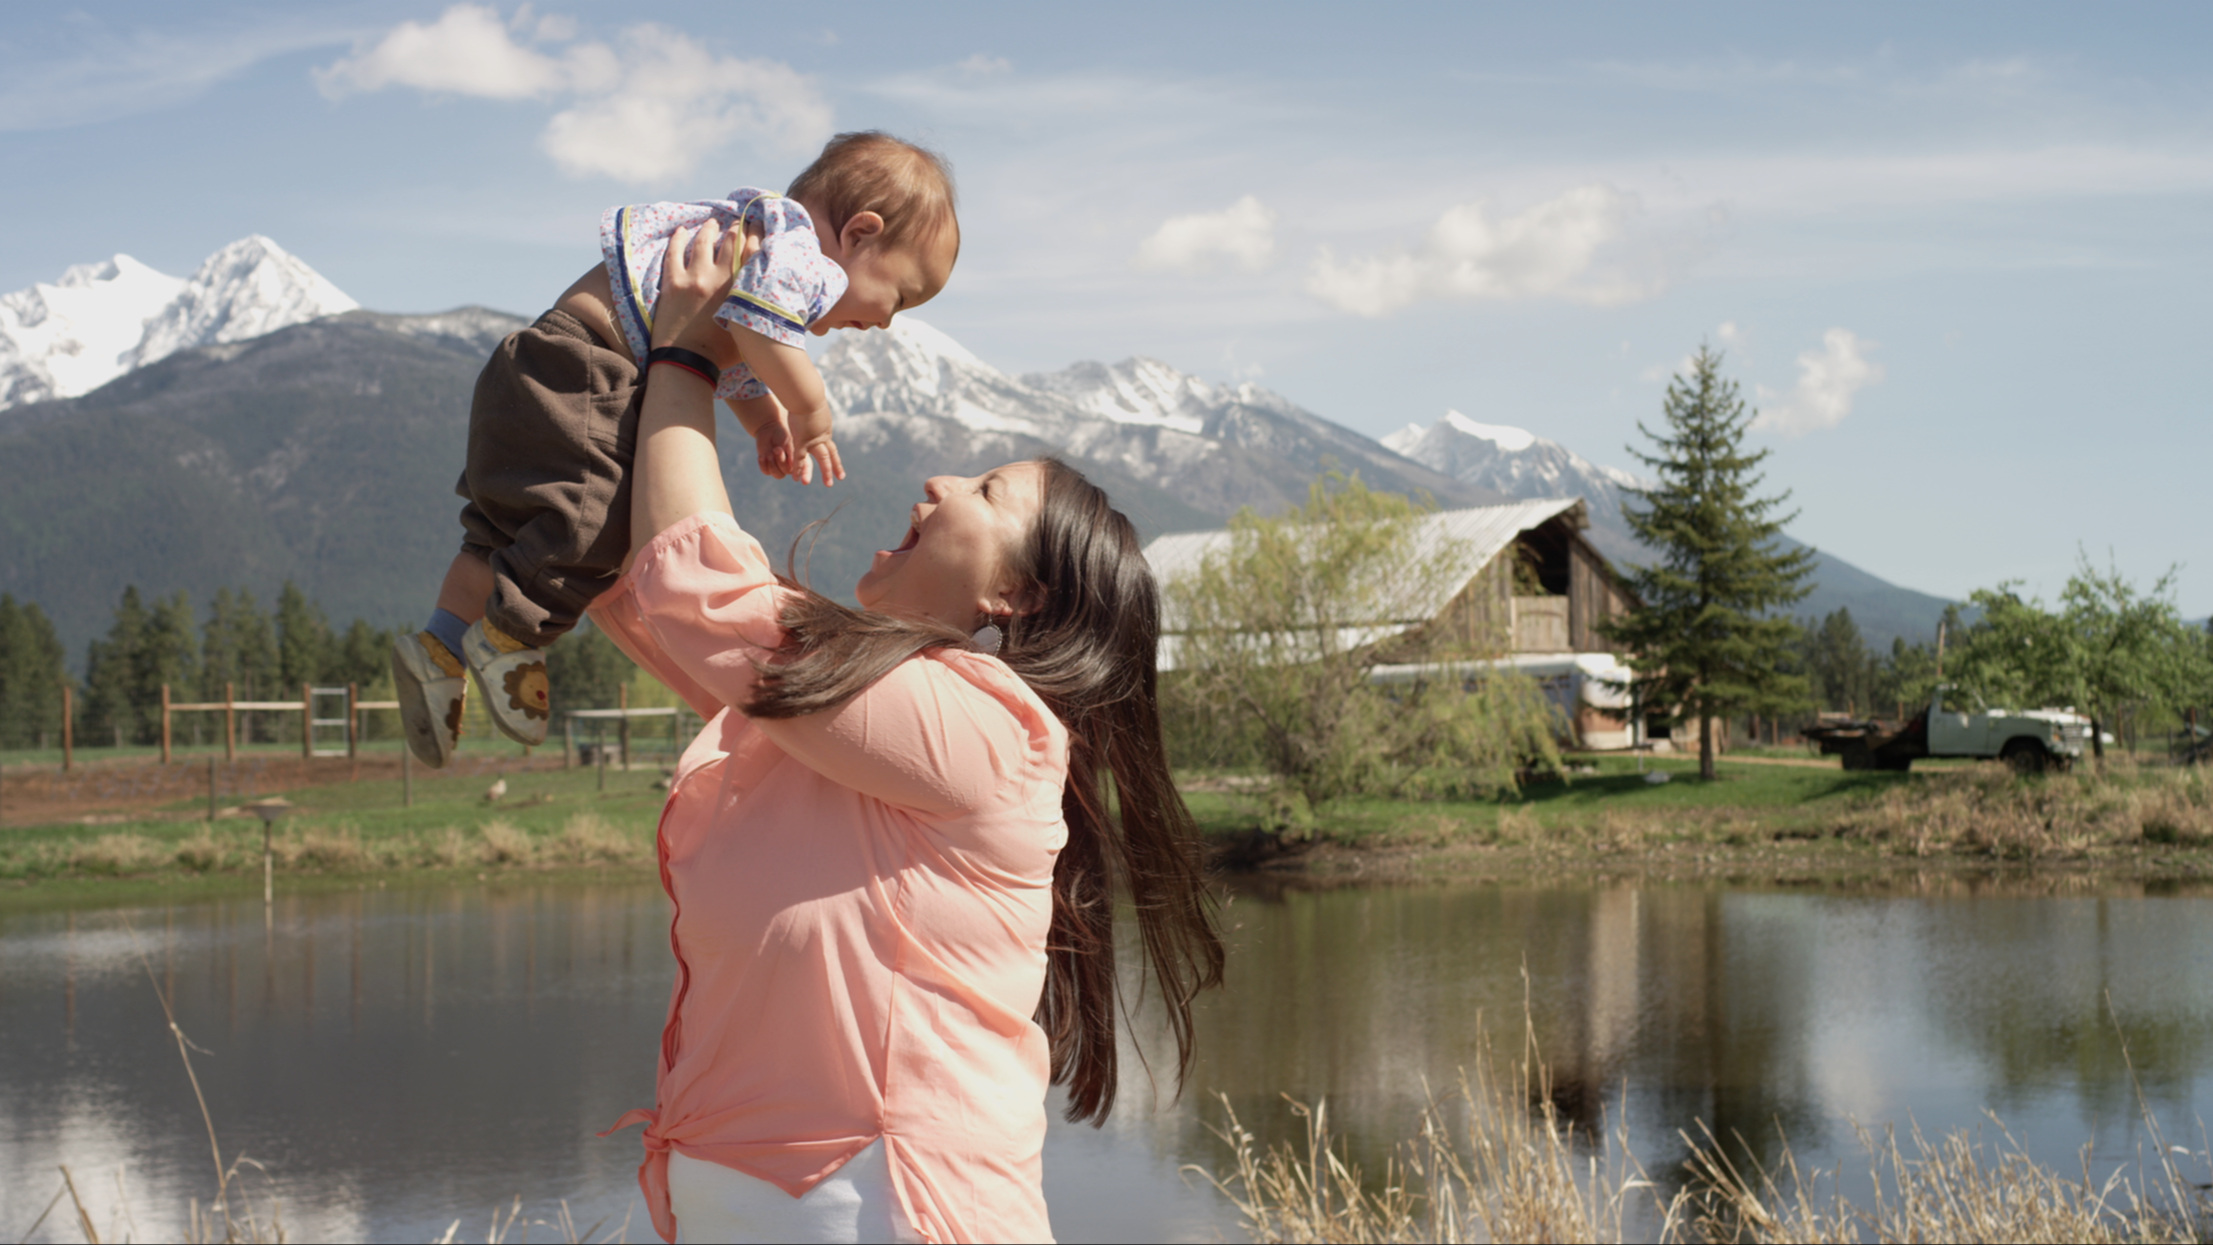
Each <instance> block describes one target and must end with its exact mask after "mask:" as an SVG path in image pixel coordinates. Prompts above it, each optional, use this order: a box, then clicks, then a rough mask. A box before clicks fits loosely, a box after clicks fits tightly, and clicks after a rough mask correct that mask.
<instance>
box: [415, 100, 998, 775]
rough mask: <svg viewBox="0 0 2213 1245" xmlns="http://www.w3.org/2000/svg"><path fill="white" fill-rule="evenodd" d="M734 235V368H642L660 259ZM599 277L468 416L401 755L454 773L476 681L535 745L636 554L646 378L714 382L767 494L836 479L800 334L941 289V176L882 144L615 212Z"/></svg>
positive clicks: (866, 143) (484, 388) (729, 324)
mask: <svg viewBox="0 0 2213 1245" xmlns="http://www.w3.org/2000/svg"><path fill="white" fill-rule="evenodd" d="M709 220H713V221H716V222H717V223H718V224H720V226H721V227H722V228H723V229H725V230H727V231H730V232H733V233H735V232H738V231H741V230H742V231H743V235H744V238H745V244H744V245H745V248H746V252H745V255H746V258H745V262H744V264H743V265H742V266H741V267H740V268H739V270H738V275H737V279H736V281H735V282H733V284H732V287H731V290H730V295H729V297H728V299H726V300H725V301H724V303H723V305H722V307H721V308H720V309H719V310H718V311H716V313H715V319H716V320H717V321H718V322H720V323H721V324H722V325H723V326H724V327H725V328H727V329H728V330H729V332H730V342H729V349H728V350H727V351H718V354H722V355H723V356H724V357H722V358H720V359H709V358H706V357H704V356H702V355H699V354H697V353H694V352H692V351H689V350H680V349H675V348H670V347H664V348H662V349H659V350H654V349H652V339H653V331H652V325H653V308H654V303H655V301H656V299H657V298H658V297H659V294H660V280H661V261H662V257H663V255H664V254H666V252H667V250H668V245H669V241H670V239H671V237H672V236H674V235H675V234H676V232H677V231H678V230H680V229H682V230H690V229H695V228H697V227H698V226H699V225H701V224H703V223H705V222H706V221H709ZM600 250H601V253H602V256H603V260H604V262H603V263H601V264H600V265H598V266H596V267H594V268H593V269H591V270H590V271H589V272H587V273H585V274H584V276H583V277H581V278H580V279H578V281H577V282H576V284H574V285H572V286H570V287H569V288H568V290H567V291H566V292H565V293H563V294H562V296H561V298H560V300H559V301H557V302H556V303H555V304H554V307H553V310H551V311H549V312H547V313H545V314H544V315H543V316H540V317H539V318H538V322H537V323H536V324H533V325H531V326H530V327H529V328H527V329H524V330H522V331H521V332H519V333H516V334H514V335H512V336H510V337H508V338H507V340H505V341H503V342H501V343H500V345H499V348H498V349H496V350H494V351H493V352H492V358H491V360H490V362H488V363H486V364H485V365H484V371H483V373H482V375H480V376H478V378H477V382H476V394H475V397H474V398H473V400H472V401H471V403H470V407H469V448H468V459H467V465H466V467H464V469H463V470H462V473H461V482H460V484H458V485H457V486H456V488H455V491H457V492H458V493H460V495H461V496H462V497H464V498H466V499H467V501H468V504H467V505H466V506H464V507H462V510H461V525H462V527H463V529H464V532H465V535H464V537H463V540H462V544H461V552H460V553H459V554H457V555H455V557H454V559H453V563H452V565H451V566H449V567H448V568H447V570H446V578H445V582H444V584H443V585H442V586H441V587H440V588H439V591H438V605H437V609H436V610H435V611H434V612H433V613H432V614H431V617H430V623H429V625H428V626H426V627H425V628H424V629H423V630H421V631H419V632H416V633H415V634H413V635H407V636H402V637H401V638H400V639H399V641H398V643H397V644H396V645H395V646H394V648H393V652H392V677H393V682H394V683H395V684H396V686H397V690H398V694H399V702H400V717H401V719H402V722H403V724H404V726H405V728H406V734H407V743H408V747H409V748H411V749H413V751H414V753H415V755H416V757H417V758H419V759H420V760H422V762H423V763H424V764H426V765H431V766H443V765H444V764H445V763H446V762H447V760H448V759H450V758H451V757H452V755H453V749H454V742H455V740H456V739H457V738H459V736H460V732H461V706H462V701H463V697H464V696H465V695H466V694H467V691H468V677H467V675H466V673H465V670H473V671H475V672H476V678H477V682H478V684H479V685H481V687H482V688H483V692H484V698H485V701H486V708H487V709H488V710H489V712H490V714H491V718H492V721H493V723H494V724H495V725H497V726H498V727H499V729H500V730H501V731H502V732H503V733H505V734H506V735H507V736H508V737H509V738H511V739H513V740H515V741H517V742H518V743H524V744H538V743H543V742H545V738H546V729H547V727H548V726H549V725H550V724H551V722H552V717H553V713H552V695H551V688H550V685H549V683H548V680H547V678H546V663H545V654H544V652H543V649H544V647H545V646H546V645H548V644H551V643H552V642H553V641H554V640H555V639H557V638H559V637H560V636H561V635H562V634H563V633H564V632H566V631H568V630H569V629H570V628H572V627H574V626H575V625H576V623H577V620H578V619H579V618H580V617H582V616H583V613H584V611H585V610H586V609H587V608H589V607H590V605H591V603H592V601H593V600H594V599H595V598H597V597H598V596H599V594H600V593H601V592H604V591H605V590H606V589H607V588H609V587H611V586H612V585H613V584H614V582H615V578H616V575H617V574H618V573H619V572H620V570H621V567H622V562H623V558H624V557H625V555H627V554H628V553H629V550H630V489H629V483H628V476H629V469H630V456H631V451H632V447H633V444H634V442H635V440H636V437H637V427H638V406H639V402H640V401H641V400H642V398H643V395H644V392H645V384H646V381H647V369H648V368H649V367H650V366H651V365H652V364H656V363H659V364H666V365H670V366H675V367H682V368H686V369H689V370H691V371H694V372H697V373H698V374H699V375H701V376H702V377H704V378H706V379H709V380H713V381H715V382H716V387H715V394H716V396H717V397H720V398H722V399H723V400H724V401H725V402H727V403H728V404H729V406H730V409H731V411H732V412H733V413H734V414H735V415H736V416H737V418H738V422H739V424H741V425H742V426H743V427H744V428H745V430H746V432H747V433H748V434H750V435H751V436H752V437H753V441H754V446H755V450H756V455H757V458H758V461H759V464H760V469H761V471H762V473H763V474H764V475H767V476H770V477H772V478H783V479H791V480H795V481H798V482H799V483H802V484H806V483H811V482H812V481H813V479H814V477H815V474H816V473H817V471H819V472H820V474H821V476H822V482H823V484H824V485H829V484H831V483H833V482H834V481H836V480H840V479H843V478H844V477H845V468H844V465H843V464H842V463H841V462H840V461H839V458H838V451H837V445H836V443H835V442H833V441H832V440H831V437H830V407H829V401H828V398H827V397H826V395H825V394H824V392H823V386H822V377H821V375H820V374H819V373H817V372H816V371H815V368H814V363H813V361H812V360H810V359H809V358H808V357H807V352H806V350H805V348H804V346H803V342H804V341H805V339H804V337H803V336H802V334H805V333H813V334H816V335H817V336H819V335H821V334H824V333H827V332H829V331H830V330H831V329H869V328H888V327H890V325H891V318H892V316H893V315H895V314H897V313H898V312H900V311H903V310H905V309H907V308H910V307H915V306H919V305H920V304H922V303H925V302H928V301H929V300H930V299H931V298H933V297H934V296H936V294H937V292H938V291H939V290H940V289H942V288H944V285H945V281H946V278H947V277H949V276H950V275H951V273H952V270H953V261H954V259H955V258H956V256H957V255H958V253H959V250H960V225H959V222H958V221H957V220H956V219H955V217H954V213H953V182H952V177H951V175H950V173H949V172H948V170H947V169H946V166H945V163H944V161H943V160H942V159H940V158H939V157H937V156H936V155H934V154H932V153H930V152H928V151H924V150H923V149H921V148H919V147H916V146H914V145H912V144H910V143H905V142H901V141H900V140H898V139H896V138H892V137H891V136H889V135H886V134H881V133H877V132H874V131H869V132H863V133H857V134H840V135H838V136H837V137H836V138H833V139H831V140H830V143H829V145H828V146H826V147H824V148H823V150H822V154H821V155H820V156H819V157H817V158H816V160H815V162H814V163H813V164H812V165H809V166H808V168H807V170H806V171H805V172H803V173H801V174H800V175H799V177H798V180H796V181H794V182H792V184H791V188H790V189H789V190H787V191H786V192H785V193H784V194H782V195H778V194H775V193H773V192H770V191H765V190H755V189H750V188H747V189H741V190H737V191H733V192H731V195H730V197H729V198H727V199H715V200H708V201H704V202H698V203H652V204H644V205H638V206H631V207H618V208H611V209H609V210H608V211H607V213H606V214H605V215H604V216H602V217H601V220H600Z"/></svg>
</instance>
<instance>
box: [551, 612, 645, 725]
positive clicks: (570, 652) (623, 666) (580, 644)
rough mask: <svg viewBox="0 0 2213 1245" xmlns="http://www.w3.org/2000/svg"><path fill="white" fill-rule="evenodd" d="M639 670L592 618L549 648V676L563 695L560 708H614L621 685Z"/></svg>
mask: <svg viewBox="0 0 2213 1245" xmlns="http://www.w3.org/2000/svg"><path fill="white" fill-rule="evenodd" d="M637 672H638V668H637V667H636V666H634V665H631V664H630V659H629V658H628V657H625V656H623V655H622V650H621V649H619V648H616V647H615V642H614V641H613V640H610V639H608V638H607V633H606V632H604V631H601V630H600V629H599V628H597V627H594V626H592V625H591V624H590V622H589V621H587V622H585V623H584V624H583V625H581V626H579V627H577V629H576V630H574V631H571V632H570V633H568V634H567V635H565V636H563V637H561V642H560V643H558V644H555V645H553V646H552V647H550V648H548V649H547V650H546V677H547V679H548V680H550V681H551V682H552V684H553V694H554V695H555V696H558V697H560V700H561V703H560V705H559V706H557V707H558V708H563V709H612V708H614V707H615V701H616V699H617V697H618V695H619V692H618V689H619V688H621V686H622V685H623V684H624V683H626V682H628V681H629V679H630V676H632V675H634V674H636V673H637Z"/></svg>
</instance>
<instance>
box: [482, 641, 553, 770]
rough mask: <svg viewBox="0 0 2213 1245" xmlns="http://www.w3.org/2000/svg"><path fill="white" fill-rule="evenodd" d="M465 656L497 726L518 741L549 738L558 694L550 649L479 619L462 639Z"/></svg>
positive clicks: (485, 705) (527, 742)
mask: <svg viewBox="0 0 2213 1245" xmlns="http://www.w3.org/2000/svg"><path fill="white" fill-rule="evenodd" d="M461 653H462V656H463V657H465V658H467V659H468V663H469V669H471V670H473V671H475V672H476V681H477V686H479V687H481V688H483V689H484V707H485V709H486V710H488V711H489V712H490V713H491V715H492V725H494V726H497V727H498V728H499V729H500V733H501V734H503V735H505V736H507V737H508V738H509V739H512V740H514V741H515V742H516V743H519V744H528V745H536V744H542V743H544V742H545V741H546V727H547V726H549V725H551V724H552V722H553V696H552V692H551V689H550V687H549V685H548V683H547V681H546V652H545V650H544V649H542V648H532V647H530V646H529V645H528V644H525V643H523V642H522V641H521V640H518V639H516V638H514V637H513V636H510V635H508V634H507V633H506V632H503V631H501V630H500V629H499V628H497V627H494V626H493V625H492V624H491V621H490V620H489V619H480V620H478V621H477V622H475V623H473V624H471V625H470V627H469V633H468V634H467V635H466V636H463V637H462V639H461Z"/></svg>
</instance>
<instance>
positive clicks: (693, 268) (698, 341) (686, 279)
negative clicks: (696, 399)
mask: <svg viewBox="0 0 2213 1245" xmlns="http://www.w3.org/2000/svg"><path fill="white" fill-rule="evenodd" d="M759 247H760V240H759V239H757V238H754V237H751V236H749V235H748V234H745V233H725V232H723V229H722V226H721V225H720V224H718V223H716V222H715V221H712V220H710V221H708V222H707V223H706V224H703V225H701V226H700V227H699V228H698V229H695V230H684V229H679V230H677V231H676V234H675V235H674V236H673V237H671V238H670V239H669V246H668V253H667V254H666V255H664V256H663V257H662V259H661V294H660V297H659V298H657V299H656V300H654V304H653V344H654V345H655V346H681V347H683V348H684V349H686V350H691V351H696V352H698V353H700V354H703V355H706V356H707V357H708V358H710V359H713V360H714V361H715V365H716V366H717V367H720V368H725V369H727V368H730V367H734V366H736V364H737V362H738V348H737V343H736V342H734V341H732V340H731V339H730V334H729V332H728V331H727V330H725V329H724V328H723V327H722V326H721V325H720V324H717V323H716V322H715V317H714V313H715V311H716V309H717V308H719V307H721V306H722V301H723V300H724V299H725V298H728V297H729V296H730V284H731V282H732V281H734V280H736V278H737V275H738V269H739V267H740V266H742V265H743V264H744V262H745V260H746V259H747V258H748V257H749V256H750V255H751V254H752V253H753V251H755V250H757V249H759Z"/></svg>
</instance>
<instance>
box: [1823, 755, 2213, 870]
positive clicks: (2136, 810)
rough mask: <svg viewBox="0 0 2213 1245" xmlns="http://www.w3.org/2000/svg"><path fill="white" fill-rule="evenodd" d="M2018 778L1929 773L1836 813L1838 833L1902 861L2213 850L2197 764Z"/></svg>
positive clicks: (1980, 771) (1986, 769) (1995, 771)
mask: <svg viewBox="0 0 2213 1245" xmlns="http://www.w3.org/2000/svg"><path fill="white" fill-rule="evenodd" d="M2109 771H2110V772H2109V773H2108V774H2107V776H2106V777H2104V778H2098V777H2094V776H2092V775H2091V774H2089V773H2086V772H2078V773H2071V774H2056V775H2052V776H2049V777H2044V778H2026V779H2024V778H2017V777H2015V776H2014V775H2013V774H2012V773H2010V772H2009V771H2007V770H2006V769H2005V768H2004V767H2002V766H1995V765H1991V766H1980V765H1979V766H1975V767H1973V768H1971V769H1964V770H1953V771H1950V772H1945V773H1937V774H1931V775H1930V776H1929V777H1928V778H1927V779H1926V780H1924V781H1920V782H1915V783H1912V784H1910V785H1907V786H1901V787H1897V788H1894V789H1892V790H1890V791H1887V792H1885V793H1884V794H1883V795H1882V796H1880V797H1879V798H1877V799H1875V800H1873V801H1871V802H1870V803H1868V804H1867V805H1865V806H1863V807H1861V808H1859V809H1856V810H1853V811H1852V812H1850V813H1848V814H1846V815H1845V816H1844V817H1842V818H1841V819H1840V820H1839V822H1838V824H1837V825H1836V826H1835V828H1834V829H1835V833H1836V834H1838V835H1839V836H1842V837H1849V838H1862V839H1868V840H1872V841H1874V842H1877V843H1880V844H1882V845H1883V846H1884V847H1885V848H1887V849H1888V850H1891V851H1894V852H1898V853H1901V854H1905V855H1913V856H1927V855H1934V854H1938V853H1947V852H1951V853H1956V852H1967V853H1973V854H1977V855H1989V856H1996V857H2000V858H2003V859H2010V860H2034V859H2043V858H2048V857H2063V856H2073V855H2080V854H2082V853H2084V852H2087V851H2090V850H2092V849H2096V848H2101V847H2121V846H2134V845H2140V844H2147V843H2148V844H2164V845H2176V846H2204V845H2207V844H2213V781H2208V778H2207V775H2206V773H2205V771H2204V770H2203V769H2201V768H2198V767H2191V768H2187V769H2170V768H2165V767H2161V768H2156V769H2151V768H2147V769H2137V768H2136V767H2134V766H2133V765H2130V764H2127V763H2125V762H2116V763H2114V764H2112V765H2111V766H2109Z"/></svg>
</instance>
